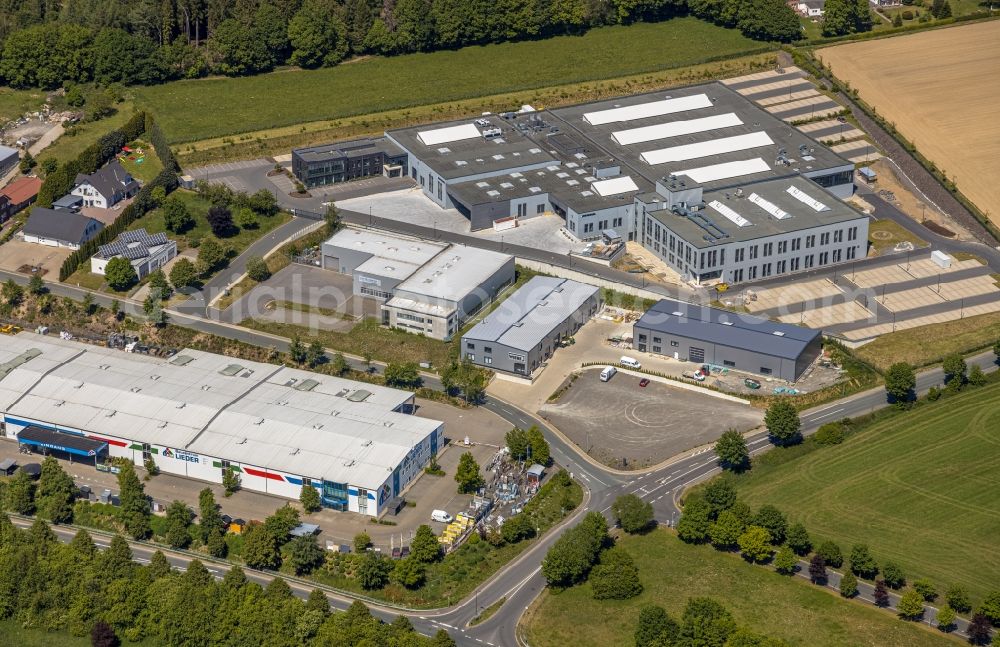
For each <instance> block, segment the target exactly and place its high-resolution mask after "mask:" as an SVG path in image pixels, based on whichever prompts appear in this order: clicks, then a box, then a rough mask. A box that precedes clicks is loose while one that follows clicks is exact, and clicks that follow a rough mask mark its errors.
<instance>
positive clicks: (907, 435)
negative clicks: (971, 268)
mask: <svg viewBox="0 0 1000 647" xmlns="http://www.w3.org/2000/svg"><path fill="white" fill-rule="evenodd" d="M777 451H781V450H777ZM998 475H1000V384H998V383H993V384H991V385H989V386H987V387H983V388H981V389H974V388H970V389H969V390H968V391H967V392H965V393H962V394H960V395H958V396H955V397H950V398H946V399H944V400H941V401H939V402H937V403H932V404H924V405H921V406H920V407H919V409H918V410H916V411H912V412H908V413H906V414H903V415H899V416H894V417H890V418H889V419H886V420H882V421H880V422H876V423H874V424H872V425H871V426H870V427H869V428H867V429H865V430H864V431H861V432H859V433H857V434H855V435H853V436H851V437H850V438H849V439H848V440H847V441H845V442H844V443H843V444H842V445H837V446H834V447H827V448H821V449H818V450H815V451H812V452H808V453H806V454H805V455H803V456H801V457H799V458H796V459H793V460H788V461H775V462H774V463H772V464H767V462H766V461H764V462H763V464H757V463H755V465H754V467H753V469H752V470H751V471H750V472H749V473H748V474H746V475H744V476H741V477H738V478H737V479H736V480H735V483H736V484H737V487H738V490H739V493H740V497H741V498H743V499H745V500H746V501H747V503H749V504H750V505H751V506H752V507H754V508H757V507H759V506H760V505H762V504H765V503H770V504H773V505H775V506H777V507H778V508H779V509H781V510H783V511H784V512H785V513H786V514H788V516H789V518H790V519H792V520H795V521H801V522H802V523H803V524H805V526H806V528H807V529H808V530H809V532H810V533H811V534H812V536H813V537H814V540H815V538H819V539H832V540H834V541H836V542H838V543H839V544H840V545H841V549H842V550H843V551H844V552H845V554H846V553H847V552H848V551H849V550H850V546H851V545H852V544H853V543H856V542H863V543H867V544H869V546H870V547H871V550H872V554H873V555H874V556H875V558H876V560H879V561H880V562H882V561H889V560H891V561H894V562H896V563H898V564H899V565H900V566H902V568H903V571H904V573H905V574H906V575H907V578H908V579H909V580H913V579H916V578H918V577H927V578H930V579H931V580H933V581H934V583H935V584H937V586H938V590H939V591H940V590H944V589H945V588H946V587H948V586H950V585H952V584H962V585H964V586H966V587H968V589H969V590H970V591H972V593H973V597H974V599H977V600H978V599H980V598H981V597H982V595H983V594H984V593H985V592H986V591H988V590H990V589H996V588H997V583H998V582H1000V551H998V550H997V546H998V543H997V542H998V537H1000V496H997V493H998V491H1000V476H998Z"/></svg>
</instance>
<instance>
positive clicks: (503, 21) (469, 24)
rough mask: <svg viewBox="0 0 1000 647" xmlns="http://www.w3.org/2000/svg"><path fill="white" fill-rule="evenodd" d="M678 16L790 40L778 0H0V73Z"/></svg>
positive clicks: (458, 38) (26, 78) (312, 58)
mask: <svg viewBox="0 0 1000 647" xmlns="http://www.w3.org/2000/svg"><path fill="white" fill-rule="evenodd" d="M684 14H693V15H695V16H698V17H700V18H703V19H705V20H709V21H712V22H716V23H718V24H720V25H725V26H727V27H733V28H737V29H739V30H740V31H742V32H743V33H744V34H745V35H747V36H749V37H750V38H755V39H759V40H778V41H789V40H794V39H796V38H799V37H800V27H799V22H798V19H797V18H796V16H795V13H794V12H793V11H792V10H791V9H790V8H789V7H788V6H787V5H786V4H785V2H784V0H235V1H231V0H0V41H2V42H3V48H2V53H0V77H2V81H3V82H4V83H6V84H8V85H10V86H12V87H15V88H28V87H41V88H56V87H59V86H61V85H63V84H64V83H66V82H70V83H84V82H91V81H94V82H97V83H100V84H104V85H107V84H112V83H124V84H154V83H161V82H163V81H167V80H172V79H182V78H197V77H201V76H204V75H207V74H225V75H230V76H240V75H248V74H257V73H261V72H266V71H269V70H272V69H274V68H275V67H276V66H279V65H285V64H290V65H296V66H300V67H304V68H316V67H326V66H331V65H336V64H337V63H339V62H341V61H343V60H344V59H346V58H347V57H350V56H362V55H366V54H381V55H394V54H404V53H410V52H427V51H433V50H437V49H447V48H457V47H462V46H465V45H476V44H484V43H493V42H502V41H511V40H523V39H534V38H545V37H548V36H552V35H556V34H571V33H580V32H582V31H585V30H587V29H589V28H592V27H598V26H602V25H612V24H628V23H632V22H636V21H656V20H664V19H667V18H670V17H672V16H676V15H684ZM623 46H625V44H623ZM664 47H670V43H669V42H665V43H664Z"/></svg>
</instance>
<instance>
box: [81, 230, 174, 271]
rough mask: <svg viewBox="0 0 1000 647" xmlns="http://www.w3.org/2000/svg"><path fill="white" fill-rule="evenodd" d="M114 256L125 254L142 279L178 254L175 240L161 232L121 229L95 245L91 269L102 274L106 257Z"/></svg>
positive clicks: (105, 264) (108, 258) (123, 255)
mask: <svg viewBox="0 0 1000 647" xmlns="http://www.w3.org/2000/svg"><path fill="white" fill-rule="evenodd" d="M117 256H122V257H124V258H127V259H128V260H129V262H130V263H132V267H133V268H135V275H136V276H137V277H139V278H140V279H141V278H142V277H144V276H146V275H147V274H150V273H151V272H154V271H156V270H157V269H159V268H161V267H163V266H164V265H166V264H167V263H168V262H169V261H170V259H172V258H173V257H175V256H177V243H176V242H175V241H172V240H170V239H169V238H167V235H166V234H164V233H159V234H152V235H150V234H148V233H146V230H145V229H136V230H135V231H123V232H122V233H121V235H119V236H118V238H117V239H115V240H114V241H113V242H111V243H108V244H107V245H101V246H100V247H99V248H98V251H97V253H96V254H94V256H93V257H92V258H91V259H90V271H91V272H93V273H94V274H100V275H102V276H103V275H104V272H105V269H106V268H107V266H108V261H110V260H111V259H112V258H115V257H117Z"/></svg>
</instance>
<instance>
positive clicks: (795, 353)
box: [633, 299, 823, 382]
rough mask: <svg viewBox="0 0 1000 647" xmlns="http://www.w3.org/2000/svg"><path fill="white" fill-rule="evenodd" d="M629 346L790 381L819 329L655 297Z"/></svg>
mask: <svg viewBox="0 0 1000 647" xmlns="http://www.w3.org/2000/svg"><path fill="white" fill-rule="evenodd" d="M633 335H634V344H635V348H636V349H637V350H639V351H643V352H648V353H653V354H655V355H665V356H669V357H673V358H674V359H679V360H685V361H690V362H696V363H698V364H703V363H704V364H711V365H714V366H722V367H725V368H731V369H734V370H737V371H744V372H747V373H756V374H758V375H765V376H773V377H777V378H781V379H783V380H788V381H789V382H794V381H795V380H797V379H798V378H799V377H800V376H801V375H802V373H803V372H804V371H805V370H806V368H808V367H809V365H810V364H811V363H812V362H813V361H814V360H815V359H816V358H817V357H818V356H819V354H820V352H821V351H822V348H823V341H822V336H823V333H822V331H820V330H812V329H810V328H803V327H800V326H794V325H792V324H786V323H776V322H773V321H770V320H768V319H763V318H761V317H754V316H751V315H747V314H743V313H736V312H729V311H727V310H721V309H719V308H712V307H710V306H703V305H698V304H693V303H684V302H682V301H675V300H673V299H663V300H661V301H658V302H657V303H656V304H655V305H654V306H653V307H652V308H650V309H649V310H648V311H647V312H646V314H644V315H643V316H642V317H641V318H640V319H639V320H638V321H637V322H635V325H634V327H633Z"/></svg>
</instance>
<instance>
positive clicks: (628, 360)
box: [618, 355, 642, 368]
mask: <svg viewBox="0 0 1000 647" xmlns="http://www.w3.org/2000/svg"><path fill="white" fill-rule="evenodd" d="M618 363H620V364H621V365H622V366H628V367H629V368H642V364H640V363H639V360H637V359H636V358H634V357H629V356H628V355H622V357H621V359H620V360H618Z"/></svg>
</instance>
